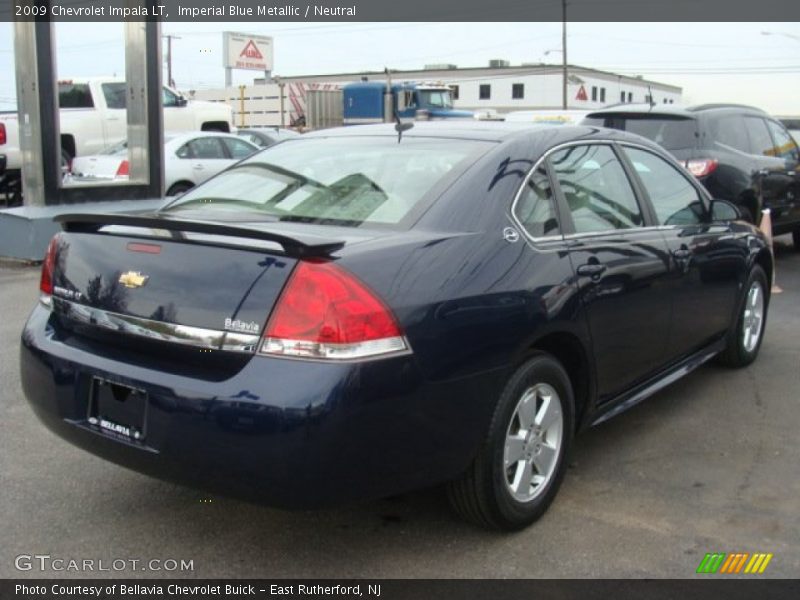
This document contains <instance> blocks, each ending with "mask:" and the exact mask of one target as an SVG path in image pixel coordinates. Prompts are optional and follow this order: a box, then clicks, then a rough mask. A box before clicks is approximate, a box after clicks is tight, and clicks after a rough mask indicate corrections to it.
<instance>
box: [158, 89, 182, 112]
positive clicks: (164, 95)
mask: <svg viewBox="0 0 800 600" xmlns="http://www.w3.org/2000/svg"><path fill="white" fill-rule="evenodd" d="M161 102H162V104H163V105H164V107H165V108H166V107H167V106H178V96H176V95H175V94H173V93H172V92H171V91H170V90H168V89H167V88H163V89H162V90H161Z"/></svg>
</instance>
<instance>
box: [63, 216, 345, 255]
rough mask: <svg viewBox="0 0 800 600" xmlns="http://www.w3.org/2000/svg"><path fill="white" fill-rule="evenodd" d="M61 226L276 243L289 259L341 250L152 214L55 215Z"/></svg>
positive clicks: (253, 229) (322, 241)
mask: <svg viewBox="0 0 800 600" xmlns="http://www.w3.org/2000/svg"><path fill="white" fill-rule="evenodd" d="M53 220H54V221H56V222H57V223H61V228H62V229H63V230H64V231H67V232H76V233H94V232H97V231H99V230H100V229H101V228H102V227H103V226H105V225H126V226H129V227H145V228H150V229H166V230H168V231H174V232H179V233H180V232H190V233H206V234H211V235H227V236H232V237H240V238H249V239H254V240H265V241H268V242H276V243H278V244H280V245H281V247H283V250H284V251H285V252H286V254H288V255H290V256H327V255H329V254H331V253H333V252H335V251H336V250H339V249H341V248H342V247H344V244H345V242H344V241H341V240H336V239H330V238H324V237H321V236H317V235H313V234H303V235H298V234H295V233H292V234H291V235H286V234H283V233H276V232H274V231H270V230H269V229H263V228H262V227H260V226H257V225H237V224H233V225H231V224H223V223H214V222H212V221H195V220H189V219H174V218H172V217H164V216H159V215H156V214H152V213H151V214H149V215H131V214H121V213H120V214H113V213H71V214H63V215H57V216H56V217H55V218H54V219H53Z"/></svg>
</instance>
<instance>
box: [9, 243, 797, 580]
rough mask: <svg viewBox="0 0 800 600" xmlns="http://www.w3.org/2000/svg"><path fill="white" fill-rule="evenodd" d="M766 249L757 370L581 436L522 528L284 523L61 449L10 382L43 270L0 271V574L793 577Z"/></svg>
mask: <svg viewBox="0 0 800 600" xmlns="http://www.w3.org/2000/svg"><path fill="white" fill-rule="evenodd" d="M777 254H778V263H777V278H778V284H779V285H780V286H781V287H782V288H783V290H784V292H783V293H782V294H780V295H775V296H773V300H772V304H771V307H770V314H769V321H768V324H767V330H766V338H765V342H764V345H763V347H762V349H761V354H760V357H759V359H758V360H757V362H756V363H755V364H754V365H752V366H751V367H749V368H747V369H744V370H739V371H732V370H727V369H724V368H722V367H717V366H714V365H710V366H706V367H703V368H701V369H699V370H698V371H696V372H695V373H693V374H691V375H690V376H688V377H686V378H684V379H683V380H681V381H679V382H677V383H676V384H674V385H672V386H670V387H669V388H667V389H666V390H664V391H662V392H661V393H659V394H657V395H656V396H654V397H652V398H650V399H649V400H648V401H646V402H644V403H643V404H640V405H639V406H637V407H635V408H634V409H632V410H630V411H628V412H627V413H624V414H623V415H621V416H619V417H617V418H615V419H613V420H611V421H609V422H607V423H604V424H602V425H601V426H599V427H596V428H594V429H592V430H591V431H589V432H586V433H584V434H582V435H581V436H579V437H578V439H577V441H576V447H575V449H574V452H573V456H572V458H571V467H570V469H569V472H568V474H567V477H566V480H565V482H564V485H563V487H562V488H561V491H560V493H559V495H558V497H557V498H556V500H555V502H554V504H553V505H552V507H551V508H550V510H549V512H548V513H547V514H546V515H545V516H544V517H543V518H542V519H541V520H540V521H539V522H538V523H537V524H535V525H534V526H532V527H530V528H529V529H527V530H525V531H522V532H519V533H515V534H498V533H493V532H486V531H483V530H480V529H477V528H475V527H473V526H471V525H468V524H466V523H462V522H461V521H459V520H458V519H457V518H455V517H454V516H453V515H452V514H451V513H450V511H449V509H448V506H447V503H446V500H445V498H444V495H443V494H442V492H441V490H438V489H434V490H426V491H422V492H418V493H413V494H408V495H404V496H401V497H396V498H390V499H386V500H380V501H376V502H371V503H367V504H360V505H354V506H349V507H347V508H343V509H338V510H330V511H317V512H283V511H279V510H274V509H270V508H265V507H262V506H257V505H253V504H247V503H243V502H239V501H235V500H229V499H227V498H224V497H219V496H213V497H210V496H208V495H206V494H203V493H202V492H198V491H195V490H191V489H187V488H184V487H180V486H177V485H172V484H169V483H165V482H161V481H157V480H154V479H150V478H148V477H145V476H143V475H140V474H138V473H135V472H132V471H128V470H126V469H123V468H121V467H117V466H115V465H113V464H111V463H108V462H105V461H103V460H102V459H100V458H96V457H94V456H92V455H90V454H87V453H85V452H83V451H81V450H78V449H76V448H74V447H72V446H70V445H68V444H67V443H66V442H63V441H62V440H60V439H58V438H56V437H55V436H54V435H52V434H51V433H50V432H49V431H47V430H46V429H45V428H44V426H42V425H41V424H40V423H39V422H38V421H37V419H36V417H35V416H34V415H33V413H32V411H31V410H30V408H29V407H28V405H27V402H26V401H25V399H24V397H23V394H22V390H21V387H20V382H19V365H18V355H19V334H20V331H21V329H22V325H23V323H24V320H25V318H26V317H27V314H28V312H29V310H30V309H31V308H32V307H33V305H34V303H35V302H36V297H37V293H38V292H37V289H38V279H39V271H38V268H34V267H30V266H24V265H20V264H16V263H10V262H0V340H2V344H0V382H1V384H0V577H13V578H18V577H42V576H44V577H61V576H63V577H86V576H92V575H94V576H110V575H121V576H127V577H171V576H176V575H180V576H181V577H200V578H211V577H269V578H278V577H304V578H307V577H322V578H346V577H362V578H384V577H392V578H394V577H398V578H412V577H434V578H436V577H470V578H472V577H477V578H484V577H485V578H506V577H525V578H529V577H533V578H537V577H547V578H561V577H610V578H626V577H647V578H651V577H655V578H659V577H678V578H680V577H692V576H695V570H696V569H697V566H698V564H699V563H700V561H701V560H702V558H703V557H704V555H705V554H706V553H707V552H726V553H731V552H751V553H753V552H767V553H772V554H773V555H774V557H773V559H772V561H771V562H770V564H769V565H768V568H767V570H766V572H765V573H764V575H761V576H760V577H796V576H797V574H798V573H800V443H798V441H799V440H800V434H798V432H800V309H799V308H798V306H800V304H799V303H798V298H800V253H795V252H793V251H792V250H791V249H790V246H789V245H788V242H787V241H786V240H785V238H782V239H780V240H779V244H778V247H777ZM310 492H313V490H310ZM28 555H30V556H35V555H49V556H50V557H51V558H50V559H46V560H48V561H50V560H52V559H63V560H65V561H67V562H64V563H56V565H58V566H61V567H64V568H67V567H69V565H70V563H69V562H68V561H70V560H76V561H83V560H85V559H88V560H93V561H95V562H94V563H93V565H94V567H95V569H97V568H98V567H99V566H100V562H99V561H103V565H105V566H106V568H109V566H110V565H113V564H114V563H112V561H113V560H117V561H120V560H123V561H128V562H127V563H126V566H125V567H124V568H123V569H122V570H121V571H113V570H112V571H110V572H109V571H105V572H98V571H94V572H92V571H87V572H79V571H73V570H64V571H55V570H52V568H49V569H47V570H45V571H40V570H38V567H37V566H36V563H34V568H33V569H31V570H27V571H20V570H18V569H17V568H16V566H15V563H18V564H19V565H21V566H22V567H25V566H26V564H28V562H27V559H24V558H23V559H21V562H20V560H18V559H17V557H19V556H23V557H24V556H28ZM152 559H156V560H161V561H164V562H162V563H159V564H161V565H162V569H164V568H167V567H171V566H173V564H172V563H169V562H166V561H169V560H176V561H178V562H180V561H181V560H184V561H192V565H193V570H192V571H183V572H181V571H167V570H161V571H142V570H141V567H140V566H138V565H140V564H141V563H137V566H136V567H134V566H132V565H133V563H131V562H130V561H131V560H138V561H145V562H146V561H150V560H152ZM32 560H33V559H32ZM116 565H117V566H120V565H122V563H120V562H117V563H116ZM157 566H158V565H156V567H157ZM51 567H52V565H51ZM706 577H708V576H706ZM751 577H752V576H751Z"/></svg>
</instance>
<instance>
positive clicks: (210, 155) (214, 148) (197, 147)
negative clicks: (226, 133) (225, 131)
mask: <svg viewBox="0 0 800 600" xmlns="http://www.w3.org/2000/svg"><path fill="white" fill-rule="evenodd" d="M189 147H190V148H191V151H192V157H193V158H200V159H217V158H228V157H227V156H225V150H224V149H223V147H222V144H220V143H219V140H218V139H217V138H215V137H201V138H195V139H193V140H192V141H191V142H189Z"/></svg>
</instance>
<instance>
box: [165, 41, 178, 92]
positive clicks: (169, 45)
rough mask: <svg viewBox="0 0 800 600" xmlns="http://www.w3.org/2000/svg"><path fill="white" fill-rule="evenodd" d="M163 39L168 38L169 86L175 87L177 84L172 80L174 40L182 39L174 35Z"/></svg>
mask: <svg viewBox="0 0 800 600" xmlns="http://www.w3.org/2000/svg"><path fill="white" fill-rule="evenodd" d="M161 37H165V38H167V85H168V86H170V87H175V82H174V81H173V79H172V40H173V39H176V40H179V39H181V38H180V37H178V36H177V35H172V34H168V35H162V36H161Z"/></svg>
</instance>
